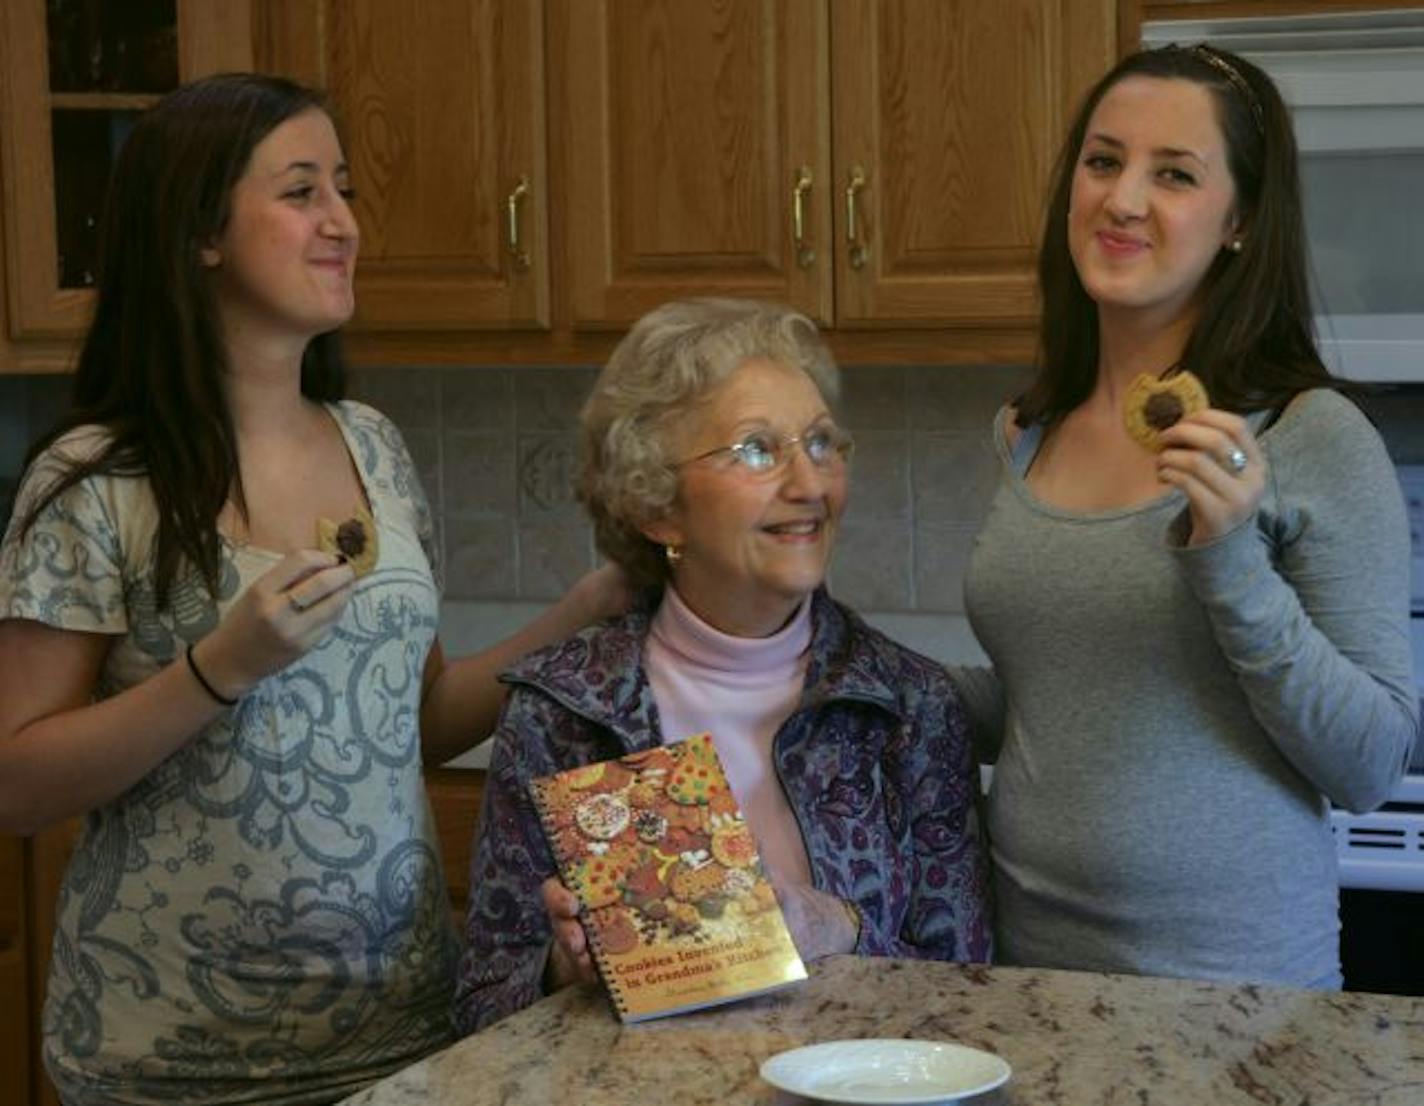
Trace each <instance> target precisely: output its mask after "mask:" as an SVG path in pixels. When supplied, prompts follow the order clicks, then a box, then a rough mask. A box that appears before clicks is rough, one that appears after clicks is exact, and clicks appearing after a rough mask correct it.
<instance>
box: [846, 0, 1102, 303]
mask: <svg viewBox="0 0 1424 1106" xmlns="http://www.w3.org/2000/svg"><path fill="white" fill-rule="evenodd" d="M831 13H832V19H833V22H832V25H831V42H832V52H833V64H832V67H831V74H832V77H831V104H832V117H833V120H834V149H835V157H834V164H835V177H834V183H833V186H832V189H831V193H832V195H831V197H829V198H837V199H839V198H840V197H841V196H844V200H843V202H841V203H839V204H837V206H836V209H835V211H836V249H835V252H834V263H835V285H836V325H837V326H841V327H845V326H862V325H885V324H936V323H938V324H958V325H964V324H980V325H983V324H989V325H992V324H999V323H1017V324H1023V325H1024V326H1026V327H1030V328H1031V327H1032V325H1033V322H1034V320H1035V318H1036V316H1037V303H1036V300H1037V293H1036V276H1035V258H1036V251H1037V245H1038V239H1039V237H1040V232H1041V227H1042V216H1043V206H1044V199H1045V195H1046V191H1047V185H1048V177H1049V173H1050V172H1051V170H1052V167H1053V160H1054V157H1055V156H1056V154H1057V152H1058V147H1059V144H1060V142H1061V141H1062V137H1063V135H1064V133H1065V132H1066V131H1067V129H1068V124H1069V121H1070V117H1071V115H1072V112H1073V110H1074V108H1075V107H1076V106H1077V103H1078V101H1079V100H1080V98H1081V97H1082V94H1083V93H1084V92H1085V91H1086V90H1087V89H1088V87H1089V86H1090V85H1091V84H1092V83H1093V82H1094V81H1095V80H1097V78H1098V77H1100V76H1102V74H1103V73H1104V72H1106V71H1107V69H1108V68H1110V67H1111V65H1112V64H1113V62H1114V60H1115V58H1116V52H1117V38H1118V33H1117V6H1116V0H1077V2H1075V3H1073V4H1050V3H1043V2H1041V0H986V2H977V0H973V2H964V3H954V4H944V3H939V2H937V0H835V2H834V3H833V4H832V5H831ZM827 260H830V259H829V258H828V259H827Z"/></svg>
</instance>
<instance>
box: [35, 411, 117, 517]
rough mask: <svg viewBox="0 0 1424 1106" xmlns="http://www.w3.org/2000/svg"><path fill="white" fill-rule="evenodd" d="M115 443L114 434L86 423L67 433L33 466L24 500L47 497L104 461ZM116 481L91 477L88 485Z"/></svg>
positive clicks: (95, 424) (96, 476) (52, 443)
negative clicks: (99, 460) (69, 477)
mask: <svg viewBox="0 0 1424 1106" xmlns="http://www.w3.org/2000/svg"><path fill="white" fill-rule="evenodd" d="M113 439H114V436H113V433H112V431H111V430H110V429H109V428H108V427H106V426H102V425H99V424H97V423H84V424H81V425H79V426H76V427H73V428H71V429H69V430H66V431H64V432H63V433H61V434H60V435H59V437H57V438H55V440H54V441H52V442H50V443H49V444H48V445H47V446H45V448H44V449H43V450H41V451H40V452H39V453H38V454H37V455H36V456H35V458H34V459H33V460H32V461H31V462H30V464H29V467H28V468H27V469H26V470H25V476H24V479H23V481H22V483H21V491H20V495H21V499H22V500H26V501H28V500H31V499H32V498H33V497H38V496H43V495H44V494H45V493H46V492H47V491H48V490H49V489H50V488H51V487H53V486H54V485H55V483H57V482H58V481H59V480H61V479H63V478H64V477H65V476H66V475H67V474H69V473H70V472H72V471H74V469H76V468H78V467H79V466H81V465H86V464H88V463H89V462H91V461H94V460H96V459H97V458H98V457H100V456H101V455H102V454H103V453H104V451H105V450H106V449H107V448H108V447H109V445H110V443H112V442H113ZM112 479H113V478H112V477H111V476H109V475H108V474H106V473H102V472H99V473H93V474H91V475H89V476H87V477H86V478H85V482H86V483H88V484H89V485H91V486H96V485H102V484H106V483H109V482H110V481H111V480H112ZM18 506H19V504H17V507H18Z"/></svg>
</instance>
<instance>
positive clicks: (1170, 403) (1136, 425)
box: [1122, 371, 1210, 453]
mask: <svg viewBox="0 0 1424 1106" xmlns="http://www.w3.org/2000/svg"><path fill="white" fill-rule="evenodd" d="M1208 406H1210V401H1209V400H1208V399H1207V395H1206V388H1205V387H1203V386H1202V382H1201V381H1200V380H1198V379H1197V378H1196V377H1195V376H1193V375H1192V374H1191V373H1189V372H1185V371H1184V372H1179V373H1176V374H1174V375H1172V376H1167V377H1159V376H1153V375H1151V374H1150V373H1138V374H1137V376H1135V377H1134V378H1133V380H1132V383H1131V384H1129V385H1128V386H1127V393H1126V394H1125V395H1124V396H1123V401H1122V418H1123V423H1124V424H1125V425H1126V426H1127V432H1128V433H1129V434H1131V435H1132V438H1133V440H1134V441H1135V442H1137V443H1138V444H1139V445H1141V446H1142V447H1144V448H1145V449H1150V450H1152V452H1153V453H1160V452H1162V446H1163V441H1162V434H1163V432H1164V431H1166V430H1169V429H1171V428H1172V427H1174V426H1176V425H1177V423H1179V422H1181V421H1182V419H1184V418H1186V417H1187V416H1188V415H1194V414H1196V413H1197V412H1198V411H1203V410H1205V409H1206V408H1207V407H1208Z"/></svg>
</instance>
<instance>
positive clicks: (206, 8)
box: [0, 0, 252, 338]
mask: <svg viewBox="0 0 1424 1106" xmlns="http://www.w3.org/2000/svg"><path fill="white" fill-rule="evenodd" d="M0 64H3V66H4V72H3V74H0V170H3V177H4V204H5V229H6V239H5V246H6V257H5V265H6V279H5V282H4V283H5V284H6V287H7V291H8V295H9V313H8V317H9V324H10V333H11V335H12V336H14V337H16V338H35V337H45V336H50V337H53V336H63V335H69V334H76V333H78V332H79V331H81V330H82V329H83V328H84V326H85V324H86V323H87V321H88V317H89V312H90V310H91V308H92V300H93V292H92V291H91V290H90V288H89V286H90V285H92V283H93V281H94V275H95V260H96V259H95V256H94V254H95V247H96V244H97V236H96V230H97V224H98V219H99V213H100V211H101V210H102V207H103V194H104V189H105V184H106V182H107V178H108V172H109V167H110V165H111V164H112V162H113V158H114V155H115V154H116V153H117V151H118V148H119V146H120V145H121V144H122V142H123V139H124V136H125V135H126V134H127V133H128V128H129V127H130V126H131V125H132V122H133V119H134V117H135V116H136V115H137V113H138V112H140V111H142V110H143V109H144V108H146V107H148V106H149V105H151V104H152V103H153V102H154V101H155V100H157V99H158V97H159V95H161V93H162V92H163V91H165V90H166V89H168V88H171V87H172V86H173V85H174V84H176V83H177V82H178V81H179V80H189V79H191V78H193V77H197V76H201V75H203V74H205V73H213V72H217V71H218V70H223V69H250V68H252V12H251V6H250V3H249V2H248V0H167V2H166V3H165V2H161V0H147V2H145V3H142V4H129V5H125V6H119V5H98V4H92V3H90V4H83V3H79V2H78V0H5V3H3V4H0Z"/></svg>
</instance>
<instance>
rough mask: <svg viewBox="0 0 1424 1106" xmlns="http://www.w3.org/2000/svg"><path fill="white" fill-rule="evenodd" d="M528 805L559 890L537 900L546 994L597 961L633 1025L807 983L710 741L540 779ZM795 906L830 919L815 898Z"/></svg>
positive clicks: (549, 889)
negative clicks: (544, 939) (545, 928)
mask: <svg viewBox="0 0 1424 1106" xmlns="http://www.w3.org/2000/svg"><path fill="white" fill-rule="evenodd" d="M531 793H532V796H533V800H534V805H535V807H536V809H537V810H538V812H539V818H540V821H541V823H542V825H543V828H544V833H545V836H546V837H547V838H548V841H549V845H550V848H551V850H552V852H553V854H554V857H555V860H556V861H557V863H558V868H559V874H560V877H561V879H562V883H563V885H564V886H563V887H560V886H558V885H557V884H556V883H554V884H553V885H551V883H552V881H551V882H549V883H545V884H544V885H543V887H542V890H541V894H542V896H543V900H544V906H545V909H546V911H547V912H548V915H549V919H550V925H551V929H552V931H553V934H554V944H553V948H552V949H551V951H550V959H549V964H548V967H547V968H546V972H545V980H546V983H547V984H549V985H553V986H558V985H561V984H563V983H566V982H575V981H577V980H578V979H580V978H581V977H585V976H586V973H587V963H586V960H587V959H589V958H591V959H592V961H593V963H594V965H595V966H596V967H597V968H598V973H599V975H600V976H601V977H602V978H603V981H604V984H605V985H606V986H607V988H608V991H609V995H610V997H611V998H612V999H613V1002H614V1005H615V1006H616V1007H617V1009H618V1012H619V1014H620V1016H621V1017H622V1018H623V1019H624V1020H625V1021H637V1020H640V1019H642V1018H647V1017H657V1016H660V1015H663V1014H671V1013H676V1012H678V1011H681V1010H693V1009H698V1008H700V1007H703V1006H708V1005H711V1004H714V1003H718V1002H727V1001H730V1000H732V999H735V998H743V997H746V996H749V995H753V994H759V993H761V992H764V991H768V990H772V989H774V988H777V987H781V986H785V985H786V984H788V983H793V982H795V981H797V980H801V979H805V978H806V971H805V968H804V966H803V965H802V963H801V959H800V957H799V956H798V955H797V950H796V946H795V944H794V943H793V941H792V938H791V934H790V933H789V932H788V931H787V928H786V924H785V921H784V920H783V917H782V914H781V911H780V909H779V907H778V904H777V896H776V894H775V892H774V891H773V889H772V886H771V884H770V882H769V881H768V879H767V876H766V873H765V872H764V870H763V868H762V863H761V858H760V856H759V855H758V853H757V848H756V841H755V839H754V838H753V836H752V834H751V830H750V829H749V827H748V826H747V824H746V821H745V819H744V818H743V817H742V812H741V811H740V809H738V807H737V803H736V800H735V798H734V797H733V796H732V793H731V789H730V787H729V786H728V784H727V780H726V775H725V773H724V772H723V770H722V765H721V762H720V761H719V759H718V757H717V752H716V749H715V747H714V746H713V744H712V740H711V738H710V736H709V735H707V734H700V735H698V736H696V737H690V738H687V739H686V740H685V741H681V742H678V743H677V744H676V745H669V746H659V747H657V748H653V749H649V750H645V751H642V752H639V753H631V754H629V755H627V756H625V757H622V758H620V759H618V760H613V761H605V762H601V763H597V764H589V765H584V766H582V767H579V768H573V769H569V770H567V771H564V772H560V773H557V774H555V775H552V776H545V777H540V778H538V779H536V780H534V781H533V783H532V786H531ZM807 890H809V889H807ZM570 892H572V895H570ZM827 898H829V896H827ZM571 899H572V901H571ZM796 901H797V904H798V909H800V908H801V907H803V906H804V907H806V909H805V910H804V911H803V913H804V914H805V917H806V918H807V919H822V918H823V916H824V915H823V914H822V913H821V912H820V910H818V909H817V908H824V905H825V904H823V903H820V902H819V900H817V899H813V898H805V897H802V896H798V897H797V899H796ZM830 901H831V902H832V903H835V902H837V901H838V900H835V899H830ZM824 930H825V927H824V926H815V927H810V928H808V930H807V932H808V933H809V932H812V931H814V932H816V933H818V934H821V933H823V931H824ZM818 947H819V946H818Z"/></svg>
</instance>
